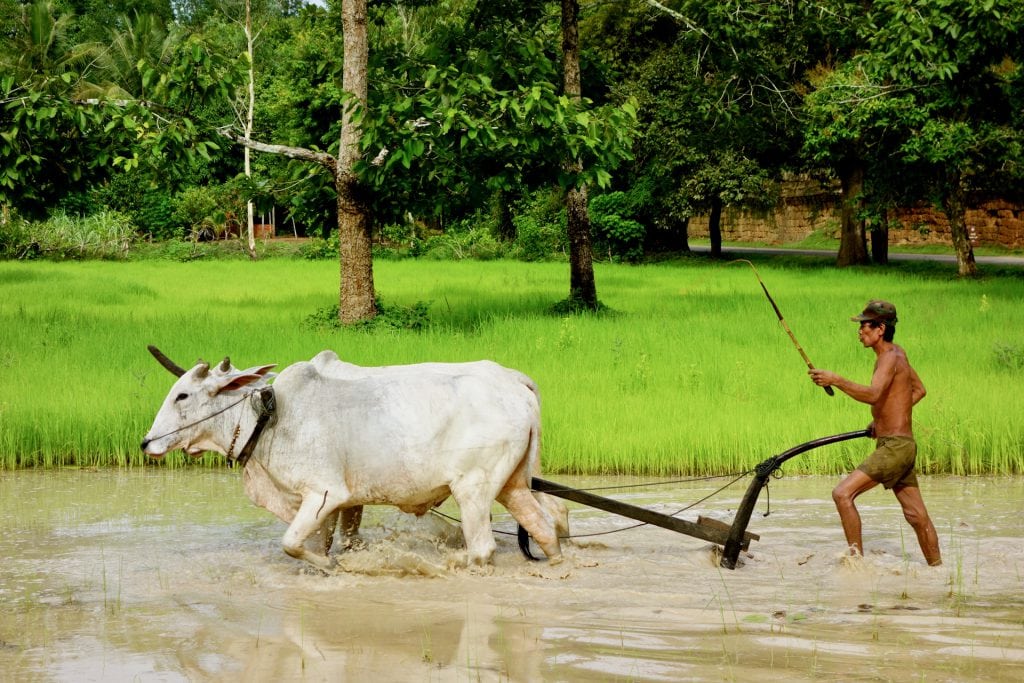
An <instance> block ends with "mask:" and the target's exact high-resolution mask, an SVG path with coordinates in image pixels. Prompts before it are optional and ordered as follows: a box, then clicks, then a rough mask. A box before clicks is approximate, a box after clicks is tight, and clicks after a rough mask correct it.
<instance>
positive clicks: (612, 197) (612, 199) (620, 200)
mask: <svg viewBox="0 0 1024 683" xmlns="http://www.w3.org/2000/svg"><path fill="white" fill-rule="evenodd" d="M631 213H632V206H631V203H630V200H629V197H628V196H627V195H626V193H624V192H609V193H608V194H603V195H598V196H597V197H594V198H593V199H592V200H591V202H590V223H591V226H592V228H593V234H594V251H595V253H608V254H609V256H610V257H611V258H612V260H616V261H629V262H632V263H636V262H637V261H640V260H641V259H643V256H644V239H645V238H646V236H647V230H646V229H645V228H644V226H643V224H642V223H640V222H639V221H636V220H633V219H632V218H630V217H629V216H630V215H631Z"/></svg>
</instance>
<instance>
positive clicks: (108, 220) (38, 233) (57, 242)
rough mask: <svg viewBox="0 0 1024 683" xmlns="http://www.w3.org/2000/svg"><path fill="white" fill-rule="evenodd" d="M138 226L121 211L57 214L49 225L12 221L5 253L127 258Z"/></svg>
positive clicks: (4, 241) (4, 235)
mask: <svg viewBox="0 0 1024 683" xmlns="http://www.w3.org/2000/svg"><path fill="white" fill-rule="evenodd" d="M134 236H135V226H134V224H133V223H132V221H131V219H129V218H128V216H127V215H125V214H123V213H119V212H117V211H101V212H99V213H96V214H93V215H91V216H85V217H76V216H69V215H68V214H66V213H57V214H54V215H53V216H51V217H50V218H49V219H47V220H46V221H42V222H31V223H30V222H24V221H20V220H15V221H11V222H10V223H9V224H8V226H4V228H3V229H2V237H0V241H2V246H0V249H2V251H3V253H4V254H5V255H7V256H9V257H13V258H35V257H38V256H45V257H49V258H56V259H82V258H117V259H120V258H124V257H126V256H127V255H128V249H129V247H130V246H131V243H132V239H133V238H134Z"/></svg>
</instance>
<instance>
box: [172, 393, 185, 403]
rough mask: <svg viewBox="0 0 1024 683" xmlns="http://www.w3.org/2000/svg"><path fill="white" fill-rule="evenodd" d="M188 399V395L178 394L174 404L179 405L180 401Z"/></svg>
mask: <svg viewBox="0 0 1024 683" xmlns="http://www.w3.org/2000/svg"><path fill="white" fill-rule="evenodd" d="M186 398H188V394H178V395H177V396H175V397H174V402H175V403H177V402H178V401H184V400H185V399H186Z"/></svg>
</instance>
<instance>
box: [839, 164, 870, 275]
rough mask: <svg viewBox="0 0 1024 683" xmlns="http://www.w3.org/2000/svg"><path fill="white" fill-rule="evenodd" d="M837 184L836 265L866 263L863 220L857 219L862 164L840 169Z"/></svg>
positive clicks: (860, 193)
mask: <svg viewBox="0 0 1024 683" xmlns="http://www.w3.org/2000/svg"><path fill="white" fill-rule="evenodd" d="M839 184H840V187H841V194H840V199H839V204H840V218H839V254H838V256H837V257H836V265H837V266H840V267H842V266H854V265H864V264H866V263H868V262H869V261H868V247H867V243H866V241H865V236H864V221H862V220H859V219H858V214H859V213H860V204H861V201H862V200H863V194H864V165H863V164H862V163H859V162H857V163H854V164H851V165H850V166H848V167H845V168H842V169H840V172H839Z"/></svg>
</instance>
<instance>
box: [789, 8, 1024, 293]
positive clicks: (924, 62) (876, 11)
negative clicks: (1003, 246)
mask: <svg viewBox="0 0 1024 683" xmlns="http://www.w3.org/2000/svg"><path fill="white" fill-rule="evenodd" d="M870 10H871V11H870V12H869V13H868V14H867V19H866V21H865V23H864V24H863V25H862V31H861V36H860V41H861V44H862V45H863V46H864V51H863V52H862V53H861V54H858V55H855V56H853V57H851V58H850V59H849V60H848V61H847V62H846V63H844V64H842V65H840V66H839V67H838V68H837V69H836V70H835V71H834V72H833V73H832V74H829V75H828V77H827V78H825V79H824V80H823V81H822V82H821V83H820V84H819V88H818V90H817V91H816V92H814V93H813V94H812V95H811V96H810V97H809V98H808V104H809V106H808V111H809V118H808V120H809V122H810V125H809V126H808V130H807V143H806V149H808V150H810V151H811V154H812V156H813V157H814V158H815V159H818V160H820V161H827V162H828V163H829V164H830V165H831V166H832V167H833V168H836V169H837V170H838V172H839V174H840V176H841V177H844V176H852V177H853V178H857V177H861V178H866V181H865V183H866V187H867V188H868V190H869V191H868V195H869V197H870V204H871V205H874V206H875V207H878V208H876V209H875V210H874V212H875V213H876V214H877V213H883V212H884V208H885V207H886V206H887V205H889V204H892V203H894V202H895V201H904V202H905V201H911V200H915V199H918V200H920V199H927V200H929V201H931V202H933V203H934V204H935V205H937V206H940V207H942V209H943V211H944V212H945V213H946V216H947V218H948V219H949V224H950V230H951V233H952V241H953V246H954V249H955V251H956V254H957V264H958V265H957V269H958V272H959V273H960V274H961V275H965V276H969V275H974V274H975V273H976V272H977V266H976V264H975V260H974V252H973V248H972V246H971V244H970V240H969V239H968V235H967V227H966V223H965V220H964V214H965V209H966V205H967V197H968V194H969V193H970V192H972V191H978V190H990V191H991V190H993V189H998V188H1002V189H1006V188H1007V187H1009V186H1010V185H1011V182H1008V181H1010V179H1011V178H1013V177H1014V176H1015V177H1017V178H1019V177H1020V170H1019V169H1020V168H1021V160H1022V157H1021V141H1022V138H1021V135H1022V131H1021V127H1020V113H1019V112H1020V106H1019V103H1020V97H1021V89H1020V88H1021V77H1020V69H1021V64H1022V63H1024V45H1022V43H1021V41H1020V40H1019V37H1020V35H1021V34H1022V32H1024V6H1022V5H1021V4H1020V3H1019V2H1014V1H1013V0H965V1H960V0H913V1H911V2H905V1H902V0H876V2H874V3H872V6H871V8H870ZM850 169H853V171H854V172H853V173H851V172H850ZM857 190H858V188H857V187H856V186H854V187H852V188H846V186H845V184H844V194H845V195H851V194H855V193H856V192H857ZM850 203H851V201H850V200H849V199H847V200H846V201H844V209H845V208H846V207H848V206H849V205H850ZM844 261H845V262H856V259H855V258H854V257H852V256H848V257H847V258H845V259H844V257H843V254H842V252H841V254H840V263H843V262H844Z"/></svg>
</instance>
